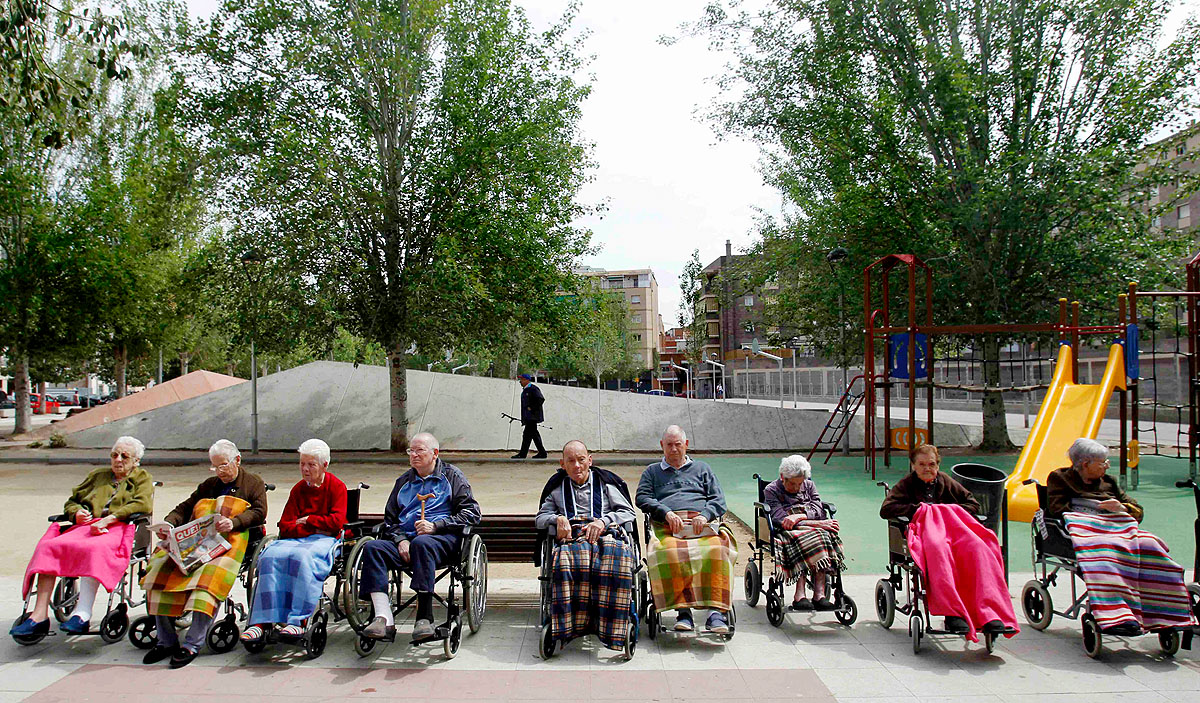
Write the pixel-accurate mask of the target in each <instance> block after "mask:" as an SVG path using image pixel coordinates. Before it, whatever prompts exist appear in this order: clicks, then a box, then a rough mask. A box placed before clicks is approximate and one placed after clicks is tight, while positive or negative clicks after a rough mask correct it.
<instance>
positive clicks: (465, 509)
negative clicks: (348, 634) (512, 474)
mask: <svg viewBox="0 0 1200 703" xmlns="http://www.w3.org/2000/svg"><path fill="white" fill-rule="evenodd" d="M439 451H440V448H439V445H438V441H437V438H435V437H434V436H433V435H431V434H429V433H427V432H422V433H420V434H418V435H416V436H414V437H413V438H412V441H411V442H410V444H409V448H408V461H409V464H410V466H411V468H410V469H409V470H408V471H406V472H405V473H404V474H403V475H401V476H400V478H398V479H396V484H395V486H394V487H393V488H392V493H391V495H390V496H388V500H387V506H386V509H385V512H384V519H383V523H382V524H381V525H379V526H378V527H377V528H376V529H377V537H376V538H375V539H371V538H363V539H362V540H360V541H359V543H358V545H356V547H355V549H354V553H353V554H352V555H351V559H350V563H349V564H348V565H347V569H348V571H349V572H350V574H351V584H350V588H351V589H352V590H353V591H354V592H356V593H357V594H358V596H359V598H361V599H363V600H364V601H368V602H369V603H370V605H371V610H372V613H373V615H372V617H371V620H370V622H369V623H365V624H364V623H361V622H359V623H357V624H356V622H355V621H356V620H359V618H358V617H352V619H351V625H352V626H354V628H355V630H356V631H357V633H358V635H359V637H358V643H357V644H356V647H357V648H358V650H359V654H362V655H365V654H366V652H369V651H370V649H371V648H372V647H373V646H374V642H376V641H379V640H384V641H388V642H393V641H395V639H396V621H395V614H396V613H397V612H399V610H401V609H403V608H404V607H406V606H407V605H408V603H405V604H403V605H401V606H400V607H399V608H397V609H396V610H393V607H392V602H391V598H390V597H389V592H390V590H391V588H392V587H393V586H394V587H395V588H396V591H397V592H398V591H399V586H400V584H399V583H398V582H397V579H398V577H399V575H400V574H401V573H408V574H409V575H410V578H411V583H412V589H413V591H415V592H416V595H415V596H414V597H413V598H412V599H410V600H409V601H408V602H412V600H415V601H416V604H417V613H416V623H415V625H414V627H413V632H412V643H413V644H424V643H427V642H434V641H445V642H447V643H448V644H447V655H448V656H453V655H454V654H455V653H456V652H457V647H458V637H459V635H460V633H461V622H459V619H458V607H457V603H456V602H455V600H454V587H455V585H456V582H457V581H460V580H461V581H463V591H464V597H465V598H466V600H467V601H468V603H469V606H470V607H469V609H468V623H469V624H470V625H471V630H472V631H475V630H477V629H478V627H479V620H480V619H481V618H482V613H483V610H482V605H483V604H482V601H481V600H480V602H478V603H476V602H475V600H477V599H476V598H475V595H474V594H479V593H481V591H482V588H483V584H481V583H480V584H476V583H474V581H476V580H477V579H478V580H484V579H486V563H487V551H486V549H485V548H484V546H483V544H482V541H481V540H480V539H479V537H478V535H472V534H470V528H471V527H472V526H473V525H477V524H479V520H480V513H479V503H478V502H476V500H475V497H474V496H473V495H472V494H471V484H470V483H469V482H468V481H467V477H466V476H464V475H463V473H462V471H460V470H459V469H458V467H456V466H454V465H453V464H448V463H446V462H444V461H442V460H441V459H440V458H439V457H438V454H439ZM463 565H465V566H463ZM439 568H442V569H445V571H443V572H442V574H440V575H439V574H438V569H439ZM447 574H449V575H450V595H449V597H448V598H447V599H445V600H443V599H441V598H440V597H438V596H437V594H436V593H435V592H434V583H435V582H436V581H437V580H439V579H440V578H442V577H443V576H445V575H447ZM394 577H395V578H394ZM434 600H437V601H439V602H441V603H443V604H445V605H446V607H447V610H448V617H447V621H446V622H445V623H444V624H443V625H442V626H441V627H438V628H435V627H434V625H433V603H434ZM351 610H352V611H353V610H355V609H353V608H352V609H351Z"/></svg>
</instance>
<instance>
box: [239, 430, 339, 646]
mask: <svg viewBox="0 0 1200 703" xmlns="http://www.w3.org/2000/svg"><path fill="white" fill-rule="evenodd" d="M299 453H300V477H301V480H300V481H299V482H297V483H296V485H295V486H293V487H292V491H291V494H290V495H289V496H288V501H287V505H286V506H284V509H283V516H282V517H281V518H280V520H279V537H278V538H277V539H275V538H270V537H268V538H266V539H264V540H263V541H262V543H261V544H260V545H259V547H258V550H257V552H256V553H255V554H254V558H253V562H252V565H251V568H252V569H253V571H254V578H253V581H252V583H253V584H254V587H253V594H252V597H251V602H250V616H249V621H250V627H248V628H246V631H245V632H243V633H242V637H241V640H242V644H243V645H244V646H245V647H246V648H247V649H248V650H249V651H252V652H253V651H261V649H262V648H263V646H264V645H265V644H266V643H267V640H268V639H276V638H277V639H279V640H281V641H284V642H290V643H298V644H303V645H305V646H306V648H308V649H309V652H310V654H311V655H312V656H317V655H319V654H320V653H321V651H323V650H324V645H325V623H326V621H327V618H328V615H327V614H326V613H325V612H324V610H323V609H322V610H321V612H320V613H317V610H318V606H319V605H320V604H321V602H322V600H323V596H324V589H325V580H326V579H328V578H329V575H330V572H331V571H332V569H333V566H334V562H335V560H336V558H337V556H338V554H339V552H340V550H341V548H342V540H341V537H342V529H343V527H345V525H346V498H347V491H346V484H345V483H342V481H341V479H339V478H338V477H337V476H334V475H333V474H332V473H330V472H329V471H328V469H329V445H328V444H326V443H325V442H323V441H321V440H319V439H310V440H308V441H306V442H304V443H303V444H301V445H300V449H299ZM308 625H311V626H312V628H311V629H312V632H308V633H306V626H308ZM277 626H278V627H279V629H278V633H276V632H275V628H276V627H277ZM276 634H277V637H274V636H273V635H276ZM306 634H307V636H306Z"/></svg>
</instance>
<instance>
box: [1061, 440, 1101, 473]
mask: <svg viewBox="0 0 1200 703" xmlns="http://www.w3.org/2000/svg"><path fill="white" fill-rule="evenodd" d="M1067 458H1068V459H1070V460H1071V466H1082V465H1083V464H1085V463H1087V462H1089V461H1091V460H1092V459H1107V458H1108V447H1106V446H1104V445H1103V444H1101V443H1099V442H1097V441H1096V440H1094V439H1088V438H1086V437H1080V438H1079V439H1077V440H1075V441H1074V442H1072V443H1071V448H1070V449H1068V450H1067Z"/></svg>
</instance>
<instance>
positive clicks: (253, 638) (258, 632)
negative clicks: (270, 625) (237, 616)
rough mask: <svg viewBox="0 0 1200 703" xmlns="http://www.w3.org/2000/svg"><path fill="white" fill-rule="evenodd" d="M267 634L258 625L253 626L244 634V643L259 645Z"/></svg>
mask: <svg viewBox="0 0 1200 703" xmlns="http://www.w3.org/2000/svg"><path fill="white" fill-rule="evenodd" d="M266 634H267V633H266V632H265V631H264V630H263V629H262V628H261V627H259V626H258V625H251V626H250V627H247V628H246V631H245V632H243V633H242V641H243V642H246V643H249V644H257V643H258V642H259V641H260V640H262V638H263V637H264V636H265V635H266Z"/></svg>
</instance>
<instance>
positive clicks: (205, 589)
mask: <svg viewBox="0 0 1200 703" xmlns="http://www.w3.org/2000/svg"><path fill="white" fill-rule="evenodd" d="M249 507H250V504H249V503H247V502H246V501H244V500H242V499H241V498H237V497H235V496H221V497H220V498H205V499H204V500H201V501H198V502H197V503H196V507H194V508H193V509H192V519H193V520H195V519H196V518H199V517H203V516H205V515H208V514H210V513H218V512H219V513H221V514H222V515H224V516H225V517H228V518H232V517H236V516H238V515H240V514H241V513H242V511H244V510H246V509H247V508H249ZM225 539H226V540H228V541H229V551H228V552H225V553H224V554H222V555H221V556H219V557H217V558H216V559H213V560H212V561H210V562H208V563H207V564H205V565H204V566H201V567H200V568H198V569H196V570H195V571H193V572H192V573H190V574H185V573H183V572H181V571H180V570H179V569H178V568H177V567H176V566H175V562H174V561H172V560H171V558H170V557H169V556H167V553H166V551H164V550H162V549H159V550H157V551H155V552H154V554H153V555H151V557H150V561H149V563H148V564H147V567H146V576H145V577H144V578H143V579H142V589H143V590H145V591H146V612H147V613H149V614H150V615H165V616H167V617H170V618H177V617H179V616H181V615H183V614H184V612H187V611H195V612H197V613H203V614H204V615H214V614H216V612H217V608H219V607H220V606H221V603H223V602H224V601H225V599H226V598H227V597H229V591H231V590H233V583H234V582H235V581H237V575H238V568H239V567H240V566H241V564H242V558H243V557H245V556H246V544H247V542H248V535H247V534H246V531H245V530H243V531H241V532H234V533H231V534H228V535H226V536H225Z"/></svg>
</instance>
